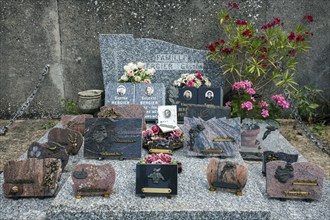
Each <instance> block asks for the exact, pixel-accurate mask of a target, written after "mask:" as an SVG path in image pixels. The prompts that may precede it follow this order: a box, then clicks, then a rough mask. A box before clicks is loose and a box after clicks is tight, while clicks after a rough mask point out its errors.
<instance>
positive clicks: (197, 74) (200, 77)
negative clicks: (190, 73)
mask: <svg viewBox="0 0 330 220" xmlns="http://www.w3.org/2000/svg"><path fill="white" fill-rule="evenodd" d="M196 77H197V79H199V80H200V81H202V80H203V75H202V74H201V73H200V72H196Z"/></svg>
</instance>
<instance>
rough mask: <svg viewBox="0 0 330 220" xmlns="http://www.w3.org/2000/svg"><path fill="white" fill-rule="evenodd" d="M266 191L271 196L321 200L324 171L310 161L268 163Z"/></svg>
mask: <svg viewBox="0 0 330 220" xmlns="http://www.w3.org/2000/svg"><path fill="white" fill-rule="evenodd" d="M266 172H267V176H266V191H267V194H268V195H269V197H271V198H282V199H283V198H284V199H306V200H320V199H321V196H322V188H323V179H324V171H323V169H322V168H321V167H320V166H318V165H316V164H312V163H309V162H296V163H292V164H291V163H287V162H286V161H271V162H268V163H267V164H266Z"/></svg>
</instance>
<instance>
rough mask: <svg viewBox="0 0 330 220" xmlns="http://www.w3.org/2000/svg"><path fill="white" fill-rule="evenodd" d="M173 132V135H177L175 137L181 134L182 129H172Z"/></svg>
mask: <svg viewBox="0 0 330 220" xmlns="http://www.w3.org/2000/svg"><path fill="white" fill-rule="evenodd" d="M173 134H174V135H175V136H177V137H180V136H181V135H182V134H183V131H181V130H174V131H173Z"/></svg>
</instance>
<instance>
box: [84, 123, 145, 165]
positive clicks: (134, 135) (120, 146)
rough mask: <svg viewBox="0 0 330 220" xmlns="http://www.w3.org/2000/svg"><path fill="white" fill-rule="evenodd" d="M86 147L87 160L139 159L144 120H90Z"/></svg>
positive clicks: (87, 127)
mask: <svg viewBox="0 0 330 220" xmlns="http://www.w3.org/2000/svg"><path fill="white" fill-rule="evenodd" d="M84 146H85V149H84V157H86V158H99V159H139V158H141V147H142V119H141V118H118V119H110V118H88V119H86V134H85V145H84Z"/></svg>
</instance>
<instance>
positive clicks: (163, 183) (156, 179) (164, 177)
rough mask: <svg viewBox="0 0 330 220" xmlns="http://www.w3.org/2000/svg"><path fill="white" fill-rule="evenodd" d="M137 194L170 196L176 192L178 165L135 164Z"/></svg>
mask: <svg viewBox="0 0 330 220" xmlns="http://www.w3.org/2000/svg"><path fill="white" fill-rule="evenodd" d="M135 192H136V194H137V195H139V196H141V197H144V196H147V195H157V196H168V197H169V196H172V195H177V194H178V166H177V165H176V164H137V165H136V188H135Z"/></svg>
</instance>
